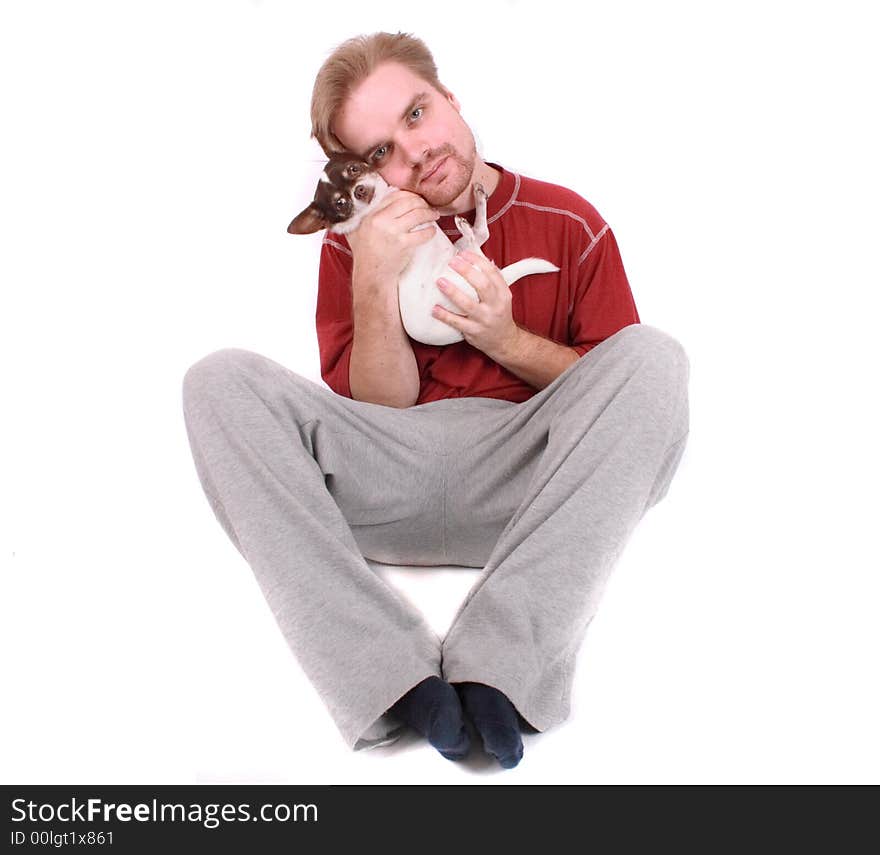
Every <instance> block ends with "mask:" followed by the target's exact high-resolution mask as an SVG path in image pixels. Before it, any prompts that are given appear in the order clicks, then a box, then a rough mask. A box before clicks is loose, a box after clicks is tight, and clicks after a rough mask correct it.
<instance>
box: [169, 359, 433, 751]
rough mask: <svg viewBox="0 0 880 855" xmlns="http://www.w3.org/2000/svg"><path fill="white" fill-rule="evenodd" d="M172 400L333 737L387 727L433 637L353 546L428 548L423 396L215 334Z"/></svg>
mask: <svg viewBox="0 0 880 855" xmlns="http://www.w3.org/2000/svg"><path fill="white" fill-rule="evenodd" d="M440 404H441V406H442V402H440ZM183 409H184V418H185V423H186V429H187V435H188V438H189V442H190V447H191V450H192V454H193V459H194V462H195V465H196V470H197V473H198V476H199V479H200V481H201V484H202V487H203V489H204V491H205V494H206V496H207V498H208V501H209V503H210V505H211V507H212V509H213V511H214V513H215V515H216V517H217V519H218V521H219V522H220V524H221V526H222V527H223V529H224V530H225V532H226V534H227V535H228V536H229V538H230V539H231V540H232V542H233V544H234V545H235V546H236V548H237V549H238V550H239V552H240V553H241V554H242V556H243V557H244V558H245V559H246V560H247V562H248V563H249V564H250V566H251V568H252V570H253V572H254V574H255V576H256V579H257V582H258V583H259V585H260V587H261V589H262V591H263V594H264V595H265V597H266V600H267V603H268V604H269V606H270V608H271V610H272V612H273V613H274V615H275V618H276V620H277V622H278V625H279V627H280V629H281V631H282V633H283V635H284V637H285V639H286V640H287V642H288V644H289V646H290V648H291V650H292V651H293V653H294V654H295V657H296V659H297V661H298V662H299V663H300V665H301V666H302V668H303V670H304V671H305V673H306V675H307V676H308V677H309V679H310V680H311V682H312V684H313V685H314V686H315V688H316V690H317V691H318V693H319V695H320V697H321V698H322V700H323V701H324V703H325V704H326V706H327V708H328V710H329V712H330V714H331V715H332V717H333V719H334V721H335V723H336V725H337V727H338V728H339V730H340V732H341V733H342V735H343V737H344V739H345V740H346V742H347V743H348V745H349V746H350V747H352V748H354V749H355V750H357V749H360V748H366V747H373V746H375V745H377V744H384V743H386V742H389V741H393V738H394V737H395V735H399V734H400V732H401V731H402V729H403V725H402V723H401V722H400V721H398V720H397V719H396V718H395V717H393V716H392V715H391V714H390V713H389V714H387V715H386V714H385V711H386V710H388V708H389V707H391V706H392V704H393V703H394V702H395V701H396V700H397V699H398V698H400V697H401V696H402V695H403V694H404V693H405V692H406V691H408V690H409V689H410V688H411V687H412V686H414V685H416V684H417V683H418V682H420V681H421V680H423V679H424V678H425V677H429V676H432V675H439V674H440V639H439V638H438V637H437V635H436V633H434V632H433V630H431V628H430V627H429V626H428V625H427V623H426V622H425V619H424V617H423V616H422V615H421V613H420V612H419V611H418V610H417V609H415V608H414V607H413V606H412V605H411V604H410V603H409V602H407V601H406V600H405V599H404V598H403V597H401V596H400V594H399V593H397V592H396V591H395V590H394V589H393V588H391V587H390V586H388V585H386V584H385V582H384V581H383V580H381V579H380V578H379V577H378V576H377V575H376V574H375V572H374V571H373V570H372V569H371V568H370V567H369V565H368V564H367V563H366V561H365V559H364V555H367V557H375V558H376V560H384V561H389V562H392V563H406V562H408V561H411V560H413V559H423V563H432V561H433V563H441V560H442V558H443V553H442V540H443V535H442V532H440V531H439V529H438V525H437V521H438V519H439V516H440V509H441V507H442V504H443V495H442V489H441V488H442V486H443V483H444V482H443V480H442V479H443V478H444V477H445V465H446V462H445V457H444V451H445V449H444V446H443V443H442V442H441V441H440V437H439V436H438V434H437V428H436V418H432V417H431V415H432V412H433V410H435V409H436V407H433V406H432V407H431V408H430V409H429V410H428V411H426V410H423V409H422V408H413V409H410V410H399V409H395V408H391V407H383V406H380V405H375V404H368V403H364V402H359V401H353V400H351V399H348V398H344V397H341V396H339V395H336V394H335V393H333V392H331V391H329V390H327V389H324V388H322V387H320V386H319V385H318V384H316V383H312V382H311V381H309V380H307V379H305V378H303V377H300V376H298V375H297V374H295V373H294V372H292V371H289V370H287V369H286V368H283V367H282V366H281V365H279V364H277V363H275V362H273V361H271V360H269V359H267V358H265V357H263V356H260V355H259V354H256V353H251V352H249V351H244V350H238V349H227V350H221V351H217V352H216V353H213V354H210V355H208V356H206V357H205V358H204V359H202V360H200V361H199V362H197V363H195V364H194V365H193V366H192V367H191V368H190V369H189V370H188V371H187V373H186V376H185V378H184V382H183Z"/></svg>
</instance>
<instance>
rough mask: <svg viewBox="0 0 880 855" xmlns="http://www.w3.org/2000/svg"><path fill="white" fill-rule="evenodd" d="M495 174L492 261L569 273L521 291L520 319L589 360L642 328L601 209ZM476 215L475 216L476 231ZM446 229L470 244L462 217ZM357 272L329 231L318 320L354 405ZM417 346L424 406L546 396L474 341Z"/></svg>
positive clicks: (340, 386) (331, 370)
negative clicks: (530, 262)
mask: <svg viewBox="0 0 880 855" xmlns="http://www.w3.org/2000/svg"><path fill="white" fill-rule="evenodd" d="M489 165H490V166H493V167H495V168H496V169H498V170H499V171H500V172H501V180H500V182H499V184H498V186H497V187H496V188H495V191H494V192H493V193H492V195H491V196H490V197H489V199H488V206H487V218H488V224H489V240H488V241H486V243H484V244H483V246H482V251H483V253H484V254H485V255H486V257H487V258H490V259H491V260H492V261H493V262H494V263H495V264H496V266H498V267H499V268H500V267H506V266H507V265H508V264H512V263H513V262H514V261H519V260H521V259H523V258H529V257H535V258H545V259H547V260H548V261H551V262H552V263H553V264H555V265H556V266H557V267H559V268H560V270H559V272H558V273H541V274H533V275H531V276H525V277H523V278H522V279H520V280H518V281H517V282H514V283H513V285H512V286H511V288H510V291H511V295H512V303H513V305H512V311H513V320H514V321H515V322H516V323H517V324H518V325H519V326H521V327H524V328H525V329H527V330H529V331H530V332H533V333H536V334H537V335H540V336H543V337H544V338H548V339H551V340H552V341H555V342H557V343H558V344H563V345H567V346H569V347H572V348H574V349H575V350H576V351H577V352H578V353H579V354H580V355H581V356H583V355H584V354H585V353H586V352H587V351H588V350H590V349H591V348H593V347H595V346H596V345H597V344H599V343H600V342H601V341H604V340H605V339H606V338H608V337H609V336H611V335H613V334H614V333H616V332H617V331H618V330H621V329H623V327H626V326H629V325H630V324H637V323H640V321H639V315H638V311H637V310H636V305H635V301H634V300H633V296H632V292H631V290H630V287H629V282H628V281H627V278H626V273H625V272H624V269H623V262H622V260H621V258H620V252H619V250H618V248H617V241H616V240H615V239H614V235H613V234H612V232H611V229H610V228H609V227H608V224H607V223H606V222H605V221H604V220H603V219H602V217H600V216H599V214H598V212H597V211H596V209H595V208H594V207H593V206H592V205H591V204H590V203H589V202H587V201H586V200H585V199H583V198H581V197H580V196H578V194H577V193H574V192H573V191H571V190H568V189H566V188H564V187H560V186H558V185H555V184H548V183H546V182H544V181H536V180H535V179H533V178H526V177H525V176H522V175H517V174H516V173H514V172H508V171H507V170H505V169H503V168H502V167H501V166H498V164H495V163H491V164H489ZM474 213H475V212H474V211H471V212H469V213H468V214H465V218H466V219H467V220H468V222H470V223H473V220H474ZM437 225H438V226H439V227H440V228H441V229H443V231H444V232H445V233H446V234H447V235H448V236H449V237H450V238H451V239H452V241H453V242H454V241H455V240H457V239H458V237H460V234H459V232H458V229H456V227H455V222H454V218H453V217H451V216H449V217H441V218H440V219H439V220H438V221H437ZM351 267H352V254H351V249H350V248H349V245H348V242H347V241H346V239H345V236H344V235H338V234H331V233H330V232H327V233H326V234H325V236H324V242H323V244H322V246H321V264H320V268H319V271H318V298H317V311H316V316H315V320H316V326H317V332H318V347H319V350H320V353H321V376H322V377H323V378H324V382H326V383H327V385H328V386H329V387H330V388H331V389H332V390H333V391H334V392H336V393H338V394H339V395H344V396H345V397H347V398H350V397H351V387H350V385H349V379H348V368H349V361H350V359H351V346H352V341H353V338H354V326H353V323H352V295H351ZM410 344H411V345H412V349H413V353H414V354H415V357H416V361H417V363H418V367H419V377H420V378H421V388H420V390H419V398H418V401H417V402H416V403H418V404H424V403H427V402H428V401H437V400H440V399H441V398H464V397H482V398H503V399H505V400H508V401H515V402H521V401H525V400H528V399H529V398H531V397H532V396H533V395H534V394H535V393H536V392H537V391H538V390H537V389H535V388H534V387H533V386H530V385H529V384H528V383H526V382H525V381H524V380H521V379H520V378H519V377H517V376H516V375H515V374H512V373H511V372H510V371H508V370H507V369H506V368H503V367H502V366H501V365H499V364H498V363H497V362H495V361H494V360H492V359H490V358H489V357H488V356H486V354H484V353H483V352H482V351H481V350H478V349H477V348H475V347H473V346H472V345H470V344H468V343H467V342H466V341H459V342H456V343H455V344H447V345H428V344H422V343H421V342H417V341H414V340H413V339H410Z"/></svg>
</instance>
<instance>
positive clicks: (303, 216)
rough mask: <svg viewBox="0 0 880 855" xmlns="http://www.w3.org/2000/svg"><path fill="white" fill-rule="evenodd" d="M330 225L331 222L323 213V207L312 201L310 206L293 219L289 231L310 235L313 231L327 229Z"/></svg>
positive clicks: (295, 233) (293, 233)
mask: <svg viewBox="0 0 880 855" xmlns="http://www.w3.org/2000/svg"><path fill="white" fill-rule="evenodd" d="M329 225H330V223H329V221H328V220H327V218H326V217H325V216H324V215H323V214H322V213H321V209H320V208H319V207H318V206H317V205H316V204H315V203H314V202H312V204H311V205H309V207H308V208H306V209H305V210H304V211H302V212H300V213H299V214H297V215H296V216H295V217H294V218H293V219H292V220H291V222H290V225H289V226H288V227H287V231H288V233H290V234H292V235H310V234H312V233H313V232H317V231H320V230H321V229H326V228H327V227H328V226H329Z"/></svg>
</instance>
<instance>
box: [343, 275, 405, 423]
mask: <svg viewBox="0 0 880 855" xmlns="http://www.w3.org/2000/svg"><path fill="white" fill-rule="evenodd" d="M352 293H353V295H354V298H353V304H352V312H353V315H354V341H353V344H352V348H351V363H350V365H349V369H348V378H349V385H350V387H351V397H352V398H354V399H355V400H356V401H367V402H368V403H371V404H383V405H384V406H386V407H400V408H403V407H411V406H412V405H413V404H415V402H416V401H417V400H418V398H419V369H418V364H417V363H416V357H415V354H414V353H413V349H412V345H411V344H410V343H409V338H408V337H407V334H406V332H405V331H404V329H403V324H402V323H401V320H400V308H399V306H398V299H397V289H396V288H385V287H383V286H382V285H381V284H378V283H373V282H371V281H370V280H369V278H368V277H366V276H364V275H363V274H361V273H360V272H359V271H358V268H357V265H356V264H355V267H354V270H353V271H352Z"/></svg>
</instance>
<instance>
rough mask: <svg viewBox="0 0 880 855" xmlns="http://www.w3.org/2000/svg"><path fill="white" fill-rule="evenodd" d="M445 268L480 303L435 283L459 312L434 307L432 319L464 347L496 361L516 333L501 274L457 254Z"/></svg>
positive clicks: (474, 257)
mask: <svg viewBox="0 0 880 855" xmlns="http://www.w3.org/2000/svg"><path fill="white" fill-rule="evenodd" d="M449 266H450V267H451V268H452V269H453V270H454V271H455V272H456V273H458V274H459V275H460V276H461V277H462V278H463V279H465V280H466V281H467V282H468V283H469V284H470V285H471V286H472V287H473V289H474V290H475V291H476V292H477V294H478V295H479V297H480V302H479V303H478V302H477V301H476V300H472V299H471V298H470V297H467V296H466V295H465V294H464V292H463V291H462V290H461V289H460V288H456V287H455V285H453V284H452V283H451V282H449V281H448V280H446V279H438V280H437V286H438V287H439V288H440V290H441V291H442V292H443V293H444V294H445V295H446V296H447V297H448V298H449V299H450V300H451V301H452V302H453V303H454V304H455V305H456V306H457V307H458V308H459V309H460V310H461V314H456V313H455V312H450V311H448V310H446V309H444V308H443V307H442V306H439V305H435V306H434V309H433V311H432V314H433V316H434V317H435V318H439V319H440V320H441V321H443V322H444V323H445V324H449V326H451V327H454V328H455V329H457V330H458V331H459V332H460V333H461V334H462V335H463V336H464V340H465V341H466V342H467V343H468V344H472V345H473V346H474V347H476V348H477V349H479V350H482V351H483V353H485V354H486V356H488V357H490V358H491V359H494V360H495V361H496V362H498V361H500V359H501V358H503V356H504V355H505V354H506V353H508V352H509V351H510V350H511V348H512V347H513V346H514V342H515V341H516V339H517V337H518V335H519V332H520V330H519V327H517V325H516V324H515V323H514V320H513V310H512V308H511V307H512V305H513V300H512V297H511V294H510V286H509V285H508V284H507V282H505V281H504V277H503V276H502V275H501V271H500V270H499V269H498V268H497V267H496V266H495V265H494V264H493V263H492V262H491V261H489V259H488V258H486V257H485V256H484V255H481V254H478V253H474V252H467V251H465V252H462V253H459V254H458V255H456V256H455V257H454V258H453V259H452V261H450V262H449Z"/></svg>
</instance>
